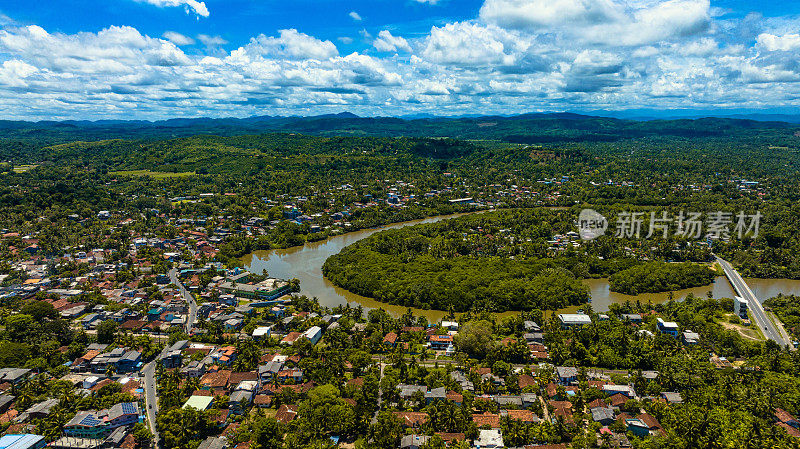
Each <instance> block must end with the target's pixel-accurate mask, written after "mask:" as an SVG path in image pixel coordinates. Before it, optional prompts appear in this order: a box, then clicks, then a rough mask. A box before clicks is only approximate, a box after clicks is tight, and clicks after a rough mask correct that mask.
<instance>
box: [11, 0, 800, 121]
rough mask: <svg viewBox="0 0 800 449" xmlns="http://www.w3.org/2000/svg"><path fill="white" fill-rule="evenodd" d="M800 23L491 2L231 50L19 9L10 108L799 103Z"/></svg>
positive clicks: (51, 111) (692, 3) (449, 110)
mask: <svg viewBox="0 0 800 449" xmlns="http://www.w3.org/2000/svg"><path fill="white" fill-rule="evenodd" d="M175 2H176V3H178V4H181V5H182V4H183V3H181V2H177V0H175ZM167 3H168V2H166V1H165V2H159V4H163V5H165V6H168V5H167ZM172 6H175V5H172ZM798 29H800V19H797V18H794V17H782V18H763V17H762V18H759V17H756V16H747V17H744V18H735V17H731V15H724V16H719V15H718V14H717V13H715V12H714V11H712V10H711V9H710V8H709V7H708V1H704V0H594V1H588V0H586V1H584V0H570V1H565V0H547V1H545V0H484V5H483V8H481V11H480V14H479V15H478V16H477V17H475V18H473V19H472V20H464V21H458V22H450V23H447V22H444V23H442V24H438V25H437V26H434V27H431V28H430V30H429V31H428V32H427V33H424V34H422V35H413V37H412V35H404V36H402V37H401V36H399V35H395V34H393V33H392V32H391V31H389V30H382V31H380V32H379V33H377V35H376V36H372V35H370V34H369V32H367V31H366V30H365V29H364V30H362V31H361V35H360V38H359V36H357V35H355V34H353V37H355V38H356V39H355V40H354V39H353V37H347V36H343V37H340V38H338V39H336V40H334V41H335V42H337V43H342V44H346V45H347V48H348V52H349V54H343V53H342V54H340V49H338V48H337V46H336V45H335V44H334V42H331V41H329V40H325V39H320V38H319V37H316V36H313V35H310V34H306V33H303V32H302V31H298V30H296V29H285V30H280V31H277V32H274V33H271V34H270V33H267V34H260V35H258V36H254V37H252V38H251V39H250V40H249V41H246V42H245V43H243V44H240V45H236V46H233V48H229V47H228V45H230V44H229V43H228V42H227V41H226V40H225V39H224V38H223V37H221V36H218V35H204V34H201V35H197V36H192V37H188V36H185V35H183V34H180V33H178V32H176V31H167V32H165V33H164V34H163V35H162V36H161V37H151V36H148V35H146V34H143V33H141V32H140V31H139V30H137V29H136V28H133V27H126V26H111V27H108V28H106V29H103V30H100V31H98V32H77V33H72V34H68V33H60V32H54V31H49V30H45V29H44V28H42V27H40V26H37V25H29V26H21V25H17V24H16V23H13V22H12V23H8V24H5V25H3V26H2V27H0V110H2V111H4V113H5V114H4V116H3V117H2V118H31V119H41V118H47V119H53V118H114V117H116V118H149V119H153V118H164V117H170V116H188V115H197V114H199V113H201V112H199V111H202V114H203V115H210V116H228V115H237V116H243V115H253V114H264V113H268V114H285V115H293V114H315V113H327V112H337V111H341V110H342V109H347V110H351V111H353V112H356V113H359V114H363V115H374V114H407V113H414V112H428V113H435V114H463V113H464V111H465V110H469V111H471V112H475V113H487V114H492V113H503V114H506V113H514V112H520V113H521V112H526V111H530V110H533V109H537V110H542V109H544V110H547V109H558V110H565V109H567V110H570V109H577V110H581V109H582V108H583V109H620V108H631V107H640V108H661V109H668V108H692V107H703V108H710V107H714V106H724V107H734V106H735V107H741V108H758V107H765V106H800V36H798V34H797V30H798ZM195 40H196V41H197V42H195ZM194 44H197V45H196V46H195V47H191V48H192V51H191V52H188V53H184V50H183V49H182V47H183V46H189V45H194ZM223 46H224V47H225V48H223ZM343 48H344V47H343ZM353 49H354V50H355V51H351V50H353Z"/></svg>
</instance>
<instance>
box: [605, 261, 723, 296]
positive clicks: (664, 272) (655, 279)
mask: <svg viewBox="0 0 800 449" xmlns="http://www.w3.org/2000/svg"><path fill="white" fill-rule="evenodd" d="M714 276H715V273H714V272H713V271H711V270H710V269H709V268H708V267H707V266H704V265H697V264H693V263H664V262H650V263H646V264H642V265H636V266H633V267H630V268H628V269H625V270H622V271H620V272H618V273H615V274H613V275H611V277H609V278H608V283H609V288H610V289H611V291H614V292H619V293H625V294H626V295H638V294H640V293H657V292H668V291H674V290H680V289H683V288H690V287H700V286H703V285H708V284H710V283H711V282H712V281H713V280H714Z"/></svg>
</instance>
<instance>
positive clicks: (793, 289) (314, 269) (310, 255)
mask: <svg viewBox="0 0 800 449" xmlns="http://www.w3.org/2000/svg"><path fill="white" fill-rule="evenodd" d="M463 215H467V214H463V213H462V214H453V215H442V216H438V217H431V218H425V219H421V220H413V221H408V222H403V223H394V224H390V225H386V226H382V227H379V228H371V229H363V230H360V231H354V232H350V233H347V234H342V235H337V236H334V237H331V238H329V239H327V240H323V241H319V242H314V243H306V244H305V245H304V246H296V247H293V248H287V249H276V250H267V251H256V252H254V253H253V254H250V255H248V256H246V257H245V258H244V263H245V267H246V268H247V269H248V270H249V271H251V272H254V273H261V271H262V270H267V272H268V273H269V275H270V276H274V277H278V278H283V279H291V278H297V279H299V280H300V287H301V291H300V293H302V294H304V295H306V296H309V297H316V298H317V299H318V300H319V302H320V304H321V305H323V306H327V307H331V308H332V307H336V306H338V305H342V304H346V303H349V304H350V305H351V306H354V307H355V306H357V305H359V304H360V305H361V306H363V307H364V308H366V309H373V308H378V307H382V308H383V309H384V310H387V311H388V312H389V313H391V314H393V315H401V314H403V313H404V312H405V311H406V307H403V306H395V305H391V304H385V303H381V302H378V301H375V300H374V299H372V298H366V297H364V296H360V295H356V294H355V293H352V292H349V291H347V290H344V289H342V288H339V287H336V286H335V285H333V284H332V283H331V282H330V281H329V280H328V279H326V278H325V277H324V276H323V275H322V264H323V263H325V260H327V259H328V257H330V256H332V255H334V254H337V253H339V252H340V251H341V250H342V249H343V248H344V247H346V246H348V245H351V244H353V243H355V242H357V241H359V240H361V239H364V238H366V237H369V236H370V235H372V234H375V233H376V232H380V231H383V230H386V229H397V228H402V227H405V226H413V225H416V224H420V223H435V222H437V221H442V220H446V219H449V218H455V217H460V216H463ZM746 281H747V284H748V285H749V286H750V288H751V289H752V290H753V292H754V293H755V294H756V296H757V297H758V298H759V299H760V300H762V301H763V300H765V299H767V298H770V297H772V296H776V295H777V294H778V293H783V294H785V295H789V294H795V295H800V281H797V280H788V279H746ZM585 284H586V285H587V286H588V287H589V289H590V291H591V296H592V308H593V309H594V310H595V311H598V312H603V311H607V310H608V307H609V305H610V304H612V303H624V302H625V301H626V300H629V301H632V302H635V301H637V300H639V301H641V302H642V303H647V302H648V301H652V302H653V303H658V302H664V301H666V300H667V299H668V298H669V294H668V293H646V294H641V295H637V296H630V295H624V294H621V293H615V292H612V291H610V290H609V287H608V280H607V279H587V280H586V281H585ZM709 291H711V292H712V296H713V297H714V298H732V297H733V295H734V293H733V289H732V288H731V286H730V284H729V283H728V281H727V280H726V279H725V278H724V277H718V278H716V279H715V280H714V283H713V284H712V285H709V286H705V287H696V288H688V289H684V290H678V291H676V292H673V297H674V298H675V299H676V300H680V299H683V298H685V297H686V296H687V295H688V294H689V293H693V294H694V295H695V296H700V297H706V296H707V294H708V292H709ZM571 309H574V307H573V308H571ZM412 311H413V312H414V314H415V315H422V316H425V317H426V318H427V319H428V320H429V321H430V322H438V321H439V320H441V319H442V317H443V316H444V315H445V314H446V312H444V311H440V310H421V309H412ZM508 314H513V312H507V313H504V314H501V315H508Z"/></svg>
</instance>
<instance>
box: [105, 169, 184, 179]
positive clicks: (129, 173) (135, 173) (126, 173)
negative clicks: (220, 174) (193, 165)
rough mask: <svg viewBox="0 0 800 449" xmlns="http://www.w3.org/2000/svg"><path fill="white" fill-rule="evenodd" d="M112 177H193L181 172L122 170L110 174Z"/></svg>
mask: <svg viewBox="0 0 800 449" xmlns="http://www.w3.org/2000/svg"><path fill="white" fill-rule="evenodd" d="M111 174H112V175H114V176H149V177H151V178H155V179H167V178H182V177H185V176H194V175H195V173H194V172H182V173H172V172H161V171H150V170H123V171H115V172H111Z"/></svg>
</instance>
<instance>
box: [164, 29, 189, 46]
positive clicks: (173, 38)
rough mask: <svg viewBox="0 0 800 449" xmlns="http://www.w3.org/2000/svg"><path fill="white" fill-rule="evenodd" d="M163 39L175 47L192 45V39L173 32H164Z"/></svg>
mask: <svg viewBox="0 0 800 449" xmlns="http://www.w3.org/2000/svg"><path fill="white" fill-rule="evenodd" d="M163 37H164V39H166V40H168V41H170V42H172V43H173V44H175V45H179V46H183V45H194V39H192V38H191V37H188V36H184V35H183V34H181V33H178V32H175V31H166V32H164V34H163Z"/></svg>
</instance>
